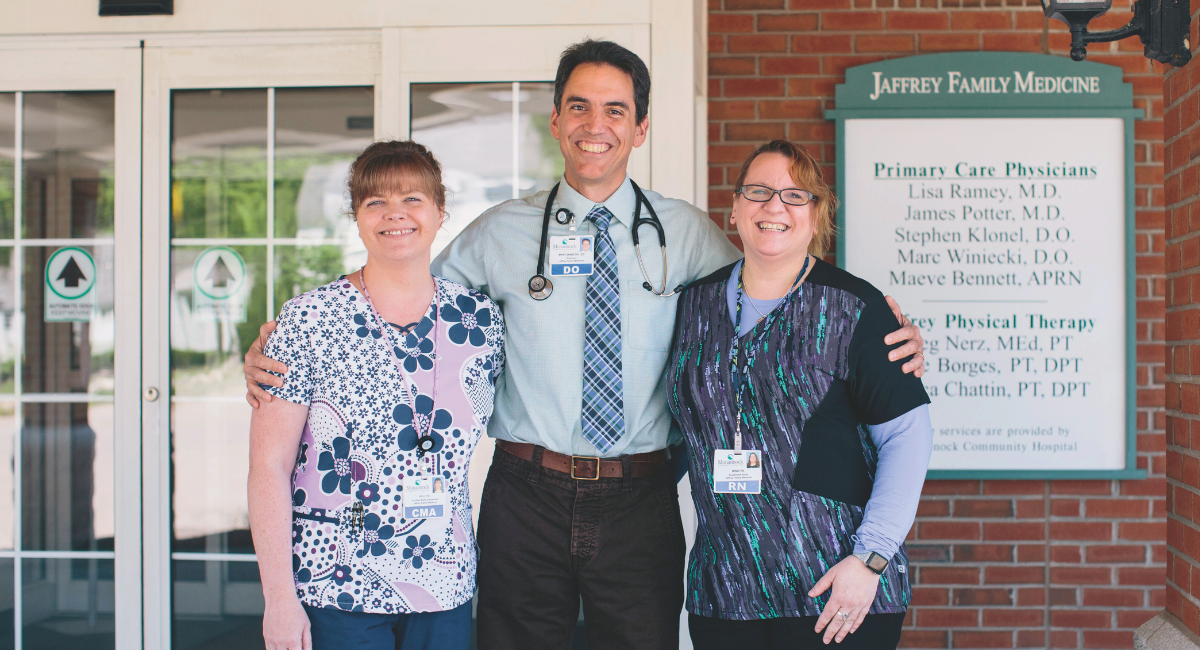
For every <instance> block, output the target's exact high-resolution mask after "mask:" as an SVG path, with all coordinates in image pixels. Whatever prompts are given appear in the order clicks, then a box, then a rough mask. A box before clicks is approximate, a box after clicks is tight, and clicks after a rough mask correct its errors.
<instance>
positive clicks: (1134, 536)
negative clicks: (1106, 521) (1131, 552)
mask: <svg viewBox="0 0 1200 650" xmlns="http://www.w3.org/2000/svg"><path fill="white" fill-rule="evenodd" d="M1165 528H1166V524H1165V523H1164V522H1140V521H1123V522H1121V523H1119V524H1117V539H1125V540H1130V541H1140V542H1153V541H1157V540H1161V539H1163V537H1164V536H1165V531H1164V529H1165Z"/></svg>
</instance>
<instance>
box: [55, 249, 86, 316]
mask: <svg viewBox="0 0 1200 650" xmlns="http://www.w3.org/2000/svg"><path fill="white" fill-rule="evenodd" d="M45 282H46V286H45V294H46V322H47V323H87V322H90V321H91V320H92V319H93V318H94V317H95V316H96V261H95V260H93V259H92V255H91V254H90V253H88V252H87V251H85V250H83V249H82V248H76V247H74V246H68V247H66V248H60V249H58V250H56V251H54V253H52V254H51V255H50V259H48V260H46V277H45Z"/></svg>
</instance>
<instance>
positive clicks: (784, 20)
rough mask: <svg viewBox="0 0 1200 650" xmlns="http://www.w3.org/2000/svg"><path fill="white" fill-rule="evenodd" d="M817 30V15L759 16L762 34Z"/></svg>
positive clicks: (759, 26) (759, 27) (759, 29)
mask: <svg viewBox="0 0 1200 650" xmlns="http://www.w3.org/2000/svg"><path fill="white" fill-rule="evenodd" d="M709 20H711V18H710V19H709ZM816 28H817V14H760V15H759V16H758V31H760V32H807V31H812V30H814V29H816ZM709 31H712V30H709Z"/></svg>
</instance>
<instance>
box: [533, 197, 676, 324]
mask: <svg viewBox="0 0 1200 650" xmlns="http://www.w3.org/2000/svg"><path fill="white" fill-rule="evenodd" d="M629 184H630V185H632V186H633V193H634V195H636V196H637V201H636V202H635V203H634V206H635V207H634V209H633V250H634V252H635V253H637V260H638V267H640V268H641V270H642V277H643V278H645V279H646V281H645V282H643V283H642V288H643V289H645V290H646V291H649V292H650V293H652V294H654V295H656V296H658V297H659V298H669V297H671V296H673V295H675V294H676V293H678V292H680V291H683V285H682V284H681V285H679V286H677V287H675V288H674V289H671V291H670V292H669V293H668V292H667V234H666V232H665V231H664V230H663V226H662V221H659V219H658V214H657V213H656V212H654V206H652V205H650V201H647V200H646V195H645V194H642V188H640V187H638V186H637V183H634V182H633V179H630V180H629ZM558 186H559V183H555V184H554V187H553V188H551V190H550V196H548V197H546V212H545V214H543V215H542V239H541V244H540V246H539V247H538V263H537V273H535V274H534V276H533V277H531V278H529V296H530V297H531V298H533V299H534V300H545V299H546V298H549V297H550V294H552V293H554V284H553V283H552V282H550V278H547V277H546V276H545V271H546V249H547V248H548V246H547V244H548V243H549V241H550V215H551V211H552V209H553V207H554V197H556V196H558ZM643 203H645V204H646V209H647V210H648V211H649V212H650V216H649V217H643V216H642V204H643ZM553 213H554V221H555V223H557V224H558V225H560V226H565V225H567V224H568V223H571V222H573V221H575V214H574V213H572V212H571V211H570V210H568V209H566V208H559V209H558V210H554V211H553ZM646 224H650V225H651V226H654V230H655V231H657V232H658V247H659V251H660V252H661V253H662V267H663V276H662V284H661V285H660V287H659V288H658V289H655V288H654V285H652V284H650V275H649V274H648V273H646V265H645V264H644V263H643V262H642V244H641V241H640V240H639V239H638V228H641V227H642V226H644V225H646ZM573 229H574V228H572V230H573Z"/></svg>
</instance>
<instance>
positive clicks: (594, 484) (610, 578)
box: [477, 449, 684, 650]
mask: <svg viewBox="0 0 1200 650" xmlns="http://www.w3.org/2000/svg"><path fill="white" fill-rule="evenodd" d="M535 460H540V459H539V458H535ZM626 467H627V468H628V463H626ZM626 473H627V474H628V471H627V472H626ZM683 555H684V540H683V525H682V523H681V522H680V518H679V502H678V493H677V491H676V486H675V481H674V475H673V473H672V469H671V463H665V464H664V465H663V468H662V472H661V473H659V475H657V476H654V477H651V478H641V479H632V478H628V479H626V478H607V479H605V478H602V479H599V480H596V481H586V480H576V479H572V478H571V477H570V476H569V475H567V474H564V473H561V472H555V471H551V470H547V469H543V468H541V467H540V463H539V464H538V465H535V464H534V463H530V462H528V461H524V460H521V459H520V458H517V457H516V456H513V455H511V454H508V453H506V452H504V451H502V450H499V449H497V450H496V456H495V459H494V460H493V461H492V468H491V470H490V471H489V472H488V477H487V482H486V483H485V484H484V489H483V500H482V502H481V503H480V511H479V573H478V576H479V603H478V611H477V617H478V625H479V628H478V629H479V632H478V642H479V648H480V650H518V649H519V650H538V649H540V648H546V649H548V650H551V649H552V650H564V649H566V648H569V647H570V642H571V635H572V632H573V630H574V629H575V626H576V621H577V620H578V618H579V603H580V600H581V598H582V601H583V617H584V624H585V628H586V633H587V647H588V650H606V649H609V648H612V649H616V648H621V649H631V650H667V649H668V648H669V649H670V650H676V649H677V648H678V647H679V613H680V611H681V609H682V607H683V562H684V558H683Z"/></svg>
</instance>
